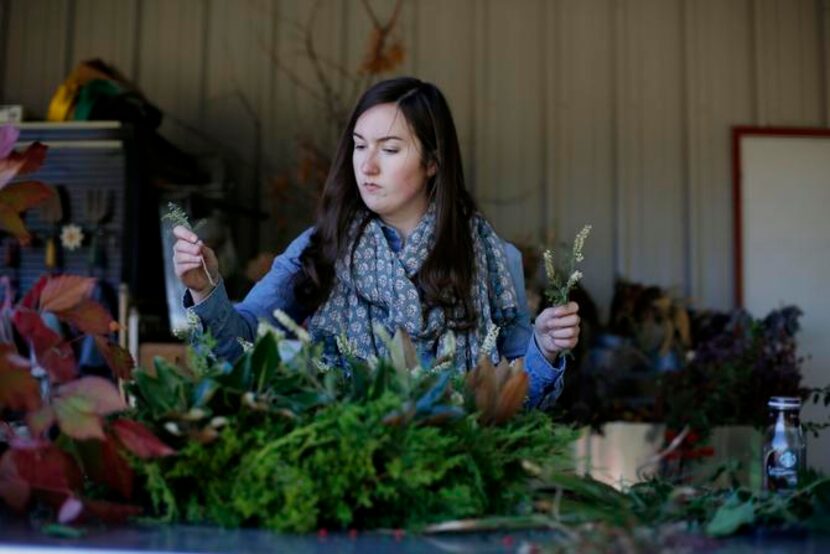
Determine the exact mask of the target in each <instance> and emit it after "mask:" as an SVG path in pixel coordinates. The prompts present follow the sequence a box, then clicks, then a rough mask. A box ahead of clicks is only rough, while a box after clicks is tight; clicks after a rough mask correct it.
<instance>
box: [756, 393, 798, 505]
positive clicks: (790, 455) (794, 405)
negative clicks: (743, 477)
mask: <svg viewBox="0 0 830 554" xmlns="http://www.w3.org/2000/svg"><path fill="white" fill-rule="evenodd" d="M767 406H768V407H769V424H768V427H767V431H766V434H765V436H764V449H763V456H764V476H763V477H764V478H763V486H764V489H765V490H768V491H773V492H778V491H782V492H783V491H789V490H794V489H796V488H797V487H798V476H799V473H801V472H802V471H804V468H805V467H806V463H807V445H806V443H805V440H804V433H803V431H802V429H801V421H800V419H799V412H800V411H801V399H800V398H797V397H791V396H773V397H772V398H770V399H769V402H767Z"/></svg>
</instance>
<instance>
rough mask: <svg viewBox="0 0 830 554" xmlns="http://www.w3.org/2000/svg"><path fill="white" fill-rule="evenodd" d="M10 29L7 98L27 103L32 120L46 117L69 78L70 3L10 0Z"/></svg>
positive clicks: (56, 0)
mask: <svg viewBox="0 0 830 554" xmlns="http://www.w3.org/2000/svg"><path fill="white" fill-rule="evenodd" d="M8 7H9V21H8V23H9V29H8V30H9V32H8V37H7V38H4V37H0V39H3V40H5V41H6V45H7V46H6V63H5V75H4V78H3V83H4V87H5V91H4V93H3V98H4V99H5V101H7V102H9V103H12V104H23V106H24V107H25V109H26V113H27V118H28V119H43V118H45V117H46V111H47V109H48V107H49V100H50V99H51V97H52V94H53V93H54V91H55V89H56V88H57V86H58V85H59V84H60V83H61V82H62V81H63V79H64V77H65V67H64V65H65V62H64V57H65V55H64V53H65V52H66V48H67V45H66V17H67V3H66V2H64V1H62V0H25V1H24V0H16V1H13V2H9V3H8Z"/></svg>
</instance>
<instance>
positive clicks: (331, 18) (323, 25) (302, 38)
mask: <svg viewBox="0 0 830 554" xmlns="http://www.w3.org/2000/svg"><path fill="white" fill-rule="evenodd" d="M315 6H319V11H318V12H317V13H316V14H315V12H313V9H314V7H315ZM352 9H360V7H359V5H358V3H347V2H341V1H328V2H319V3H318V2H307V1H304V0H280V1H279V2H277V3H275V4H274V8H273V11H272V17H271V20H270V21H271V42H270V44H269V46H268V49H267V59H266V62H265V66H264V71H265V72H266V74H267V76H268V83H269V88H268V91H269V92H268V98H267V103H266V107H265V109H266V111H265V114H266V118H265V137H266V153H265V158H266V160H267V161H268V162H269V163H268V166H267V170H268V173H267V181H266V183H265V185H264V187H263V190H262V195H261V198H262V207H263V209H265V210H267V211H268V212H269V214H270V215H271V219H270V220H269V221H267V222H266V223H265V224H264V225H263V232H262V235H261V246H262V248H263V249H271V250H274V249H277V248H282V247H284V246H285V245H286V244H287V243H288V241H290V240H291V239H293V238H294V236H295V235H296V234H297V233H298V232H299V231H300V230H301V228H302V227H305V226H307V225H309V224H310V223H311V222H312V221H313V216H314V213H313V211H314V195H313V192H314V191H312V190H306V189H303V188H299V187H295V188H294V189H293V190H292V191H289V192H288V194H287V195H286V194H283V193H280V194H275V191H274V187H273V183H274V182H275V181H274V179H275V178H276V176H278V175H279V176H282V177H285V178H288V179H290V180H292V182H294V183H296V177H297V173H298V163H297V160H298V159H299V158H300V157H301V156H303V149H302V144H303V142H304V141H307V140H308V139H311V141H312V142H313V143H314V144H315V145H317V146H316V147H317V148H319V149H320V151H321V152H322V153H323V154H324V155H327V156H330V155H332V154H333V152H334V147H335V143H336V140H337V138H338V137H339V134H340V133H342V128H341V125H339V124H336V123H335V122H334V121H335V119H337V118H336V117H335V116H333V115H332V114H330V113H329V108H328V107H327V106H328V105H329V103H328V102H327V101H326V94H327V93H326V90H327V89H331V91H332V94H334V95H336V96H337V98H339V100H337V102H335V104H336V105H340V106H343V108H342V109H343V110H344V111H348V110H350V109H351V105H352V103H353V101H354V100H353V98H352V94H353V93H352V89H355V90H357V89H358V87H357V85H355V86H351V83H350V81H349V77H346V75H347V74H348V75H352V74H354V72H355V71H356V68H355V67H353V66H350V65H349V64H348V59H347V56H346V50H347V48H346V39H347V36H346V34H345V29H346V18H347V12H348V10H352ZM307 29H308V31H307ZM309 36H310V37H311V39H312V51H313V53H314V54H313V55H315V56H317V59H318V61H319V64H320V68H322V74H323V76H324V78H325V80H324V81H321V79H320V75H319V74H318V72H317V71H316V70H315V68H314V65H313V64H312V63H311V62H310V61H309V60H310V55H311V54H309V47H308V45H307V43H306V39H307V38H308V37H309ZM324 82H325V85H324V84H323V83H324Z"/></svg>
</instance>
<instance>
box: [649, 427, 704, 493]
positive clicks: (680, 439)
mask: <svg viewBox="0 0 830 554" xmlns="http://www.w3.org/2000/svg"><path fill="white" fill-rule="evenodd" d="M690 431H691V428H690V427H689V426H688V425H687V426H685V427H684V428H683V430H682V431H680V433H679V434H678V435H677V436H676V437H674V440H672V441H671V442H670V443H669V445H668V446H667V447H666V448H665V449H664V450H662V451H661V452H658V453H657V454H655V455H654V456H652V457H651V458H649V459H648V460H646V461H645V462H643V463H642V464H640V466H639V467H638V468H637V478H638V479H641V480H642V479H643V475H642V472H643V470H645V469H646V468H647V467H649V466H652V465H655V464H658V463H660V461H661V460H662V459H663V458H665V457H666V456H668V455H669V454H671V453H672V452H674V451H675V450H677V448H678V447H679V446H680V445H681V444H683V441H684V440H685V439H686V436H687V435H688V434H689V432H690Z"/></svg>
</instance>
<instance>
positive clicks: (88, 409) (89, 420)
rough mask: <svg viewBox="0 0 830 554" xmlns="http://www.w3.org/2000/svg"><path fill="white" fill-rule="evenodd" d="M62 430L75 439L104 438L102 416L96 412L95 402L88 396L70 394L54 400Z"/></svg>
mask: <svg viewBox="0 0 830 554" xmlns="http://www.w3.org/2000/svg"><path fill="white" fill-rule="evenodd" d="M52 406H53V407H54V409H55V416H56V417H57V420H58V425H59V426H60V428H61V431H63V432H64V433H66V434H67V435H69V436H70V437H72V438H73V439H78V440H84V439H100V440H104V427H103V420H102V419H101V416H99V415H98V414H96V413H95V410H94V407H95V406H94V403H93V402H92V401H91V400H88V399H86V398H80V397H77V396H69V397H67V398H56V399H55V400H53V401H52Z"/></svg>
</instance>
